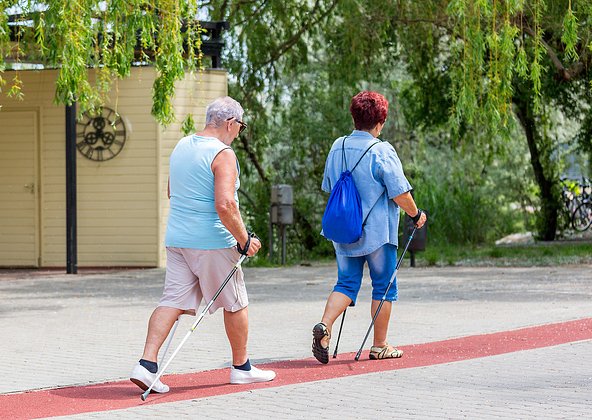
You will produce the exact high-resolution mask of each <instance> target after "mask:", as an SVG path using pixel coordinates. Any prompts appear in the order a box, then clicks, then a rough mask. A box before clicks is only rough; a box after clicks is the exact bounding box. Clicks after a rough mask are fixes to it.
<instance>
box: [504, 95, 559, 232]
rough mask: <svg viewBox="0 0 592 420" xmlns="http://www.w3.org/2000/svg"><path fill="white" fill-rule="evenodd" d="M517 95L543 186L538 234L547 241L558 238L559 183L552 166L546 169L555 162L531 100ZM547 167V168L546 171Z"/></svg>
mask: <svg viewBox="0 0 592 420" xmlns="http://www.w3.org/2000/svg"><path fill="white" fill-rule="evenodd" d="M517 93H518V94H517V95H515V97H514V99H513V100H514V104H515V105H516V115H517V116H518V120H519V121H520V124H521V125H522V128H523V129H524V134H525V136H526V141H527V143H528V150H529V151H530V163H531V165H532V169H533V171H534V177H535V181H536V183H537V184H538V186H539V189H540V198H541V209H540V211H539V213H538V216H537V217H538V220H537V230H538V236H539V238H540V239H542V240H544V241H552V240H554V239H555V234H556V232H557V222H558V216H559V208H560V204H559V199H558V196H557V194H556V193H555V189H556V185H555V184H556V183H555V179H554V177H553V175H552V174H553V171H552V170H551V169H552V168H550V167H549V168H545V166H544V165H545V164H546V165H553V163H552V160H551V150H550V147H545V140H546V139H544V138H541V136H540V134H539V132H538V131H537V127H536V117H535V115H534V114H533V111H532V101H531V98H530V96H529V95H527V94H525V91H524V90H523V91H522V92H519V89H517ZM545 169H547V170H545Z"/></svg>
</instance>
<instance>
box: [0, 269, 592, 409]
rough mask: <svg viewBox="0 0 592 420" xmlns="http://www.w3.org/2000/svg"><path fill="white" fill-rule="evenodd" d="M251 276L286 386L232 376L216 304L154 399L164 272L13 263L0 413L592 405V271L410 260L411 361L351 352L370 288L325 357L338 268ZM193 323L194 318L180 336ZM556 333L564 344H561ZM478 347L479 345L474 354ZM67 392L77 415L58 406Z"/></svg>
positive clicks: (4, 300) (253, 311)
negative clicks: (23, 268) (323, 343)
mask: <svg viewBox="0 0 592 420" xmlns="http://www.w3.org/2000/svg"><path fill="white" fill-rule="evenodd" d="M245 272H246V278H247V284H248V289H249V294H250V300H251V306H250V316H251V336H250V346H249V347H250V353H251V360H252V361H253V362H254V363H256V364H268V363H271V364H273V365H274V366H276V367H277V368H278V373H279V377H278V380H277V382H276V381H274V382H275V383H273V382H272V383H270V384H266V385H264V386H256V387H249V386H247V387H244V388H243V387H241V386H233V387H230V386H227V385H226V382H227V380H228V379H227V376H228V369H226V367H227V366H228V361H229V356H230V355H229V353H230V352H229V349H228V345H227V343H226V339H225V336H224V333H223V323H222V314H221V313H220V312H218V313H216V314H214V315H212V316H207V317H206V318H205V319H204V321H203V322H202V324H200V327H199V328H198V330H196V331H195V333H194V334H193V335H192V336H191V338H190V340H189V341H188V342H187V344H186V345H185V346H184V348H183V349H182V351H181V352H180V353H179V355H178V356H177V358H176V359H175V360H174V362H173V363H172V364H171V366H170V368H169V369H168V373H169V374H170V375H169V376H166V375H165V382H167V383H170V384H171V385H173V386H172V390H171V392H170V393H169V394H167V396H166V398H163V397H162V396H157V395H152V396H150V397H149V400H148V401H147V402H146V403H142V401H141V400H140V398H139V395H140V391H139V389H137V388H136V387H135V386H134V385H133V384H131V382H129V381H127V375H128V374H129V371H130V370H131V367H132V365H133V363H134V362H135V361H137V359H138V358H139V356H140V354H141V350H142V347H143V342H144V338H145V333H146V323H147V320H148V317H149V316H150V313H151V311H152V310H153V308H154V304H155V302H156V301H157V300H158V297H159V295H160V292H161V287H162V281H163V270H160V269H151V270H129V271H109V272H86V273H83V274H79V275H76V276H67V275H64V274H61V273H59V272H54V271H44V272H38V273H35V274H34V275H32V274H31V272H11V273H7V272H0V337H2V342H1V344H0V363H1V365H2V366H3V367H4V375H3V381H2V382H1V383H0V394H2V395H0V418H31V417H39V416H41V417H43V416H49V415H55V413H59V414H65V413H71V414H73V417H80V418H95V417H97V418H113V417H115V416H116V417H117V418H139V417H142V418H145V417H151V416H160V417H163V418H173V417H179V416H183V415H187V416H192V417H196V416H200V417H201V416H204V417H205V416H207V417H210V418H228V417H229V416H232V417H236V416H237V413H240V415H241V417H244V418H253V419H255V418H262V417H264V416H274V417H277V418H309V417H311V416H312V417H320V418H339V419H348V418H376V417H379V416H389V417H392V418H441V417H447V418H463V417H469V418H493V417H497V418H499V417H502V418H575V417H585V416H589V413H590V410H592V340H591V338H592V327H591V325H592V320H590V318H591V317H592V303H591V302H592V266H590V265H586V266H562V267H534V268H467V267H463V268H458V267H449V268H416V269H410V268H407V267H405V268H403V269H402V270H401V272H400V276H399V295H400V301H399V302H398V303H397V304H396V306H395V307H394V310H393V320H392V322H391V331H390V339H391V342H393V343H395V344H397V345H401V346H404V347H405V349H406V350H407V354H406V355H405V356H404V359H402V360H400V361H397V362H393V361H388V362H382V361H380V362H370V361H367V360H364V361H360V362H354V361H353V360H352V359H353V353H352V352H356V351H357V349H358V347H359V345H360V343H361V340H362V339H363V336H364V334H365V331H366V329H367V328H368V325H369V322H370V319H369V306H370V305H369V304H370V300H369V295H370V293H369V287H368V285H367V284H365V286H364V288H363V290H362V292H361V294H360V299H359V303H358V306H357V307H355V308H350V309H349V310H348V313H347V317H346V321H345V327H344V331H343V335H342V338H341V343H340V353H343V354H340V356H339V357H338V359H337V360H332V361H331V362H330V364H329V365H328V366H321V365H319V364H318V363H317V362H316V361H314V360H311V359H310V356H311V354H310V341H311V334H310V330H311V327H312V325H314V324H315V323H316V322H318V320H319V319H320V316H321V314H322V310H323V306H324V300H325V298H326V297H327V295H328V294H329V292H330V290H331V287H332V282H333V281H334V278H335V267H334V266H333V265H315V266H312V267H301V266H297V267H290V268H273V269H269V268H249V267H247V268H246V269H245ZM366 283H367V282H366ZM193 320H194V318H192V317H183V319H182V322H181V325H180V327H179V329H178V332H177V336H176V338H175V340H174V341H173V346H176V344H177V343H178V342H179V341H180V340H181V339H182V337H183V336H184V335H185V333H186V331H187V330H188V328H189V326H190V325H191V323H192V322H193ZM574 320H576V321H577V320H579V321H577V322H576V323H573V322H567V321H574ZM566 322H567V323H566ZM547 324H553V325H547ZM525 327H534V329H532V328H531V329H526V330H524V328H525ZM336 328H337V324H336ZM516 329H520V330H519V331H518V332H516V331H513V330H516ZM531 331H537V333H536V334H535V335H532V334H531V333H530V332H531ZM493 333H499V334H493ZM559 336H561V337H564V338H565V339H564V340H563V341H553V340H551V341H549V340H550V338H551V337H554V338H555V339H556V338H557V337H559ZM453 338H454V339H458V340H460V341H450V339H453ZM334 341H335V339H334V340H333V343H332V344H334ZM453 343H461V344H462V345H461V346H460V347H459V348H460V349H461V350H454V351H456V352H458V353H459V354H460V355H459V357H458V358H456V359H453V360H449V359H446V358H447V357H449V356H450V354H452V353H453V352H454V351H453V348H454V347H451V345H452V344H453ZM470 343H478V345H473V347H474V348H475V349H477V350H479V349H480V352H479V351H477V350H476V351H477V352H476V353H474V354H473V353H471V354H468V352H466V351H464V350H462V349H467V348H469V347H470V346H469V344H470ZM534 344H536V345H534ZM418 346H419V347H418ZM421 346H423V347H421ZM414 349H415V350H417V349H431V350H429V352H427V353H425V354H424V355H423V356H421V357H424V358H425V360H424V359H421V360H424V363H422V364H417V363H416V362H417V361H418V360H419V359H420V356H419V355H420V353H418V352H417V351H416V352H415V353H414ZM426 351H427V350H426ZM465 353H466V354H465ZM422 354H423V353H422ZM363 358H364V357H363ZM364 359H365V358H364ZM393 363H394V364H393ZM364 369H367V371H364ZM340 372H341V373H340ZM315 375H316V376H315ZM113 381H115V382H114V383H112V384H107V385H104V383H105V382H113ZM118 381H122V382H118ZM192 381H196V382H192ZM199 381H202V382H199ZM204 381H205V382H204ZM89 384H98V385H95V387H94V388H92V387H91V388H89V387H88V385H89ZM199 384H201V385H199ZM208 384H211V386H208ZM280 385H281V386H280ZM72 386H75V387H73V388H66V389H62V390H56V388H63V387H72ZM212 389H215V390H216V392H214V393H212V392H213V391H212ZM32 390H41V391H32ZM97 390H99V391H100V392H99V391H97ZM23 391H28V392H27V393H24V394H23V393H22V392H23ZM48 396H49V397H48ZM175 396H176V397H175ZM181 397H182V398H181ZM47 398H49V399H47ZM68 398H70V399H69V400H68ZM167 398H168V399H167ZM175 399H177V400H175ZM66 401H70V402H69V403H68V404H69V405H68V407H70V411H63V410H62V411H59V410H58V411H51V410H50V408H51V407H54V408H55V407H58V406H60V404H62V406H64V404H66ZM122 402H125V403H126V404H125V405H124V406H122V405H121V403H122ZM27 404H30V405H29V406H27ZM52 404H53V406H52ZM35 406H37V407H38V406H42V407H44V408H47V410H46V411H38V410H34V409H33V407H35ZM15 407H17V408H15ZM96 407H101V408H96ZM122 407H125V408H122ZM75 408H76V409H75ZM114 409H117V410H116V411H111V410H114ZM3 410H4V411H3ZM9 410H12V411H9ZM43 413H45V414H43ZM77 413H79V414H77Z"/></svg>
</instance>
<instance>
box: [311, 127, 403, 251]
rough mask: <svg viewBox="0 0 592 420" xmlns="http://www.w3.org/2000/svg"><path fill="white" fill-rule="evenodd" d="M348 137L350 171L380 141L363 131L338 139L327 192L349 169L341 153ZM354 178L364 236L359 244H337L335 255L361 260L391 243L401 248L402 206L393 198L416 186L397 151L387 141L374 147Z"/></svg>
mask: <svg viewBox="0 0 592 420" xmlns="http://www.w3.org/2000/svg"><path fill="white" fill-rule="evenodd" d="M344 138H345V157H346V160H347V166H348V168H347V169H349V170H350V171H351V169H352V168H353V166H354V165H355V164H356V162H357V161H358V159H359V158H360V156H362V154H363V153H364V151H365V150H366V149H367V148H368V147H369V146H370V145H371V144H372V143H375V142H376V141H377V139H376V138H374V137H373V136H372V135H371V134H370V133H368V132H366V131H359V130H354V131H353V132H352V133H351V134H350V135H349V136H346V137H339V138H338V139H337V140H335V142H334V143H333V146H331V150H330V151H329V155H328V156H327V161H326V162H325V173H324V175H323V183H322V185H321V188H322V189H323V191H325V192H331V188H332V187H333V185H335V183H336V182H337V180H338V179H339V176H340V175H341V172H343V171H344V170H345V169H346V168H345V167H344V163H343V159H342V151H341V147H342V143H343V140H344ZM353 179H354V182H355V184H356V188H357V189H358V192H359V193H360V198H361V201H362V217H363V218H365V219H366V223H365V225H364V229H363V231H362V237H361V238H360V239H359V240H358V241H357V242H354V243H353V244H340V243H335V242H333V246H334V247H335V253H336V254H337V255H343V256H347V257H359V256H362V255H367V254H370V253H372V252H373V251H375V250H377V249H378V248H380V247H381V246H382V245H384V244H387V243H388V244H392V245H395V246H398V242H399V241H398V228H399V206H398V205H397V204H396V203H395V202H394V201H393V200H392V199H393V198H394V197H397V196H398V195H401V194H403V193H405V192H408V191H411V190H412V187H411V185H410V184H409V181H407V178H406V177H405V174H404V173H403V166H402V165H401V161H400V160H399V156H397V152H396V151H395V148H394V147H393V146H392V145H391V144H390V143H388V142H386V141H381V142H380V143H379V144H377V145H376V146H374V147H372V148H371V149H370V150H369V151H368V153H366V155H365V156H364V157H363V158H362V160H361V161H360V164H359V165H358V167H357V168H356V170H355V171H354V172H353ZM366 217H367V218H366ZM321 234H322V232H321Z"/></svg>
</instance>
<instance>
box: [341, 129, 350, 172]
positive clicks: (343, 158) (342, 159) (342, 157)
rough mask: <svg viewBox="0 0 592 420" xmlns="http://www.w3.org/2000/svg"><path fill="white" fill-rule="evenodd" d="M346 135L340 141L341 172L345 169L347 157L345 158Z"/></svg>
mask: <svg viewBox="0 0 592 420" xmlns="http://www.w3.org/2000/svg"><path fill="white" fill-rule="evenodd" d="M348 137H349V136H345V137H344V138H343V141H342V142H341V172H345V170H346V169H347V159H346V158H345V139H347V138H348ZM344 168H345V169H344Z"/></svg>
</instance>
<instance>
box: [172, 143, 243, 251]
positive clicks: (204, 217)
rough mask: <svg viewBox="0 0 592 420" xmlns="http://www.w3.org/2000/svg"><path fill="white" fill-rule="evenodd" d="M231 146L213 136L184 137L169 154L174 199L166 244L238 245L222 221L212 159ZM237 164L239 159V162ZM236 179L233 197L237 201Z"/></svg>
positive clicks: (237, 181)
mask: <svg viewBox="0 0 592 420" xmlns="http://www.w3.org/2000/svg"><path fill="white" fill-rule="evenodd" d="M228 148H229V147H228V146H226V145H225V144H224V143H222V142H221V141H220V140H218V139H217V138H214V137H202V136H198V135H195V134H193V135H190V136H187V137H183V138H182V139H181V140H179V143H177V145H176V146H175V149H174V150H173V153H171V157H170V183H171V202H170V212H169V219H168V223H167V231H166V238H165V245H166V246H168V247H177V248H194V249H221V248H230V247H232V246H234V245H236V239H234V237H233V236H232V234H231V233H230V232H229V231H228V229H226V227H225V226H224V225H223V224H222V221H221V220H220V217H218V213H217V212H216V207H215V203H214V174H213V173H212V162H213V161H214V159H215V158H216V156H218V153H220V152H221V151H222V150H224V149H228ZM237 165H238V162H237ZM239 187H240V181H239V180H238V177H237V180H236V183H235V191H234V199H235V200H236V202H237V203H238V194H237V191H238V188H239Z"/></svg>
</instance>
